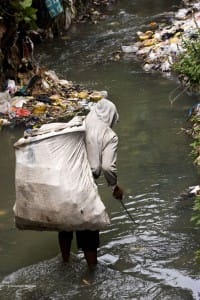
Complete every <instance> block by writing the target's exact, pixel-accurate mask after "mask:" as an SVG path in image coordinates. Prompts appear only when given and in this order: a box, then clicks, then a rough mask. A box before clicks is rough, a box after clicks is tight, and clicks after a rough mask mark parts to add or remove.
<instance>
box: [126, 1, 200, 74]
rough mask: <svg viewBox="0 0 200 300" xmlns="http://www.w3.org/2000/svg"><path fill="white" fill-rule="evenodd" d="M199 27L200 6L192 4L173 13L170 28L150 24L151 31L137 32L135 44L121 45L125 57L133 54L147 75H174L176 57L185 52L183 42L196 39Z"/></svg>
mask: <svg viewBox="0 0 200 300" xmlns="http://www.w3.org/2000/svg"><path fill="white" fill-rule="evenodd" d="M199 27H200V4H198V5H197V3H190V4H189V5H188V6H187V7H186V8H181V9H179V10H178V11H177V13H174V15H173V21H172V24H171V25H169V24H168V25H166V24H160V25H159V24H158V23H156V22H151V23H150V24H149V28H148V29H147V30H146V31H144V32H142V31H138V32H137V41H136V42H135V43H134V44H130V45H122V47H121V50H122V51H123V52H124V53H134V54H135V55H136V56H137V57H138V58H139V59H141V60H142V61H143V62H144V63H143V68H144V70H145V71H147V72H149V71H153V70H156V71H160V72H162V73H165V74H169V75H170V73H171V69H172V65H173V63H174V62H175V60H176V58H177V55H179V54H180V53H182V52H183V51H184V47H183V43H184V41H186V40H188V39H191V38H193V37H194V36H196V35H197V33H198V31H199Z"/></svg>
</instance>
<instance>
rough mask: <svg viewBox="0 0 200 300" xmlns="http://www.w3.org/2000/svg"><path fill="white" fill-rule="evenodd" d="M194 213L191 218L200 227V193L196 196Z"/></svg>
mask: <svg viewBox="0 0 200 300" xmlns="http://www.w3.org/2000/svg"><path fill="white" fill-rule="evenodd" d="M193 210H194V215H193V216H192V218H191V221H193V222H195V224H196V225H197V226H198V227H199V226H200V195H197V196H196V197H195V201H194V206H193Z"/></svg>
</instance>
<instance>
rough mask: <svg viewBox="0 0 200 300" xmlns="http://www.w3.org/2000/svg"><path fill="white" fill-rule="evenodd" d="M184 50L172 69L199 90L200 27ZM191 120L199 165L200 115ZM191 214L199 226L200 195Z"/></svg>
mask: <svg viewBox="0 0 200 300" xmlns="http://www.w3.org/2000/svg"><path fill="white" fill-rule="evenodd" d="M183 47H184V52H183V53H182V54H180V55H179V57H178V58H177V61H176V63H175V64H174V65H173V70H174V71H175V72H176V73H177V74H178V75H179V77H180V80H182V81H183V84H189V88H190V89H191V90H192V91H194V92H195V91H197V92H198V93H199V91H200V29H199V28H198V27H197V31H196V33H195V34H194V37H193V38H191V39H189V40H187V41H184V43H183ZM190 121H191V122H192V124H193V125H192V130H191V135H192V137H193V139H194V141H193V143H192V144H191V147H192V151H191V154H192V156H193V158H194V163H195V164H196V165H197V166H200V116H199V115H198V114H197V113H195V112H194V114H193V116H192V117H191V118H190ZM193 210H194V213H193V216H192V218H191V221H193V222H194V223H195V225H196V226H197V227H198V228H199V227H200V195H197V196H196V197H195V201H194V206H193ZM196 258H198V259H199V258H200V250H199V251H197V253H196Z"/></svg>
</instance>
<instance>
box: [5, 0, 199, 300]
mask: <svg viewBox="0 0 200 300" xmlns="http://www.w3.org/2000/svg"><path fill="white" fill-rule="evenodd" d="M179 3H180V1H175V0H174V1H173V0H171V1H156V0H154V1H149V0H148V1H147V0H140V1H137V0H135V1H128V0H127V1H121V2H120V1H119V2H118V4H117V5H116V6H114V7H113V8H112V9H111V10H110V11H109V13H108V14H107V16H106V17H105V19H104V20H103V21H102V22H101V23H100V24H97V25H94V24H93V25H92V24H82V25H81V26H80V25H79V26H78V27H76V26H73V27H72V29H71V30H70V32H69V33H68V34H67V36H66V37H65V38H63V39H60V40H56V41H54V42H49V43H47V44H46V45H45V47H44V45H42V46H40V48H39V49H37V59H38V60H39V61H42V63H45V64H47V65H48V67H50V68H52V69H54V70H56V72H58V73H59V74H60V75H62V76H64V78H67V79H70V80H73V81H74V82H76V83H78V84H82V85H84V86H85V87H88V88H92V89H97V90H107V91H108V94H109V98H110V99H111V100H113V101H114V102H115V103H116V105H117V107H118V110H119V112H120V122H119V124H118V125H117V127H116V132H117V133H118V135H119V140H120V144H119V154H118V170H119V174H118V175H119V182H120V185H122V186H123V188H124V191H125V197H124V202H125V204H126V207H127V209H128V210H129V212H130V213H131V214H132V217H133V218H134V220H135V223H133V222H132V221H131V220H130V219H129V217H128V216H127V214H126V213H125V211H124V209H123V208H122V206H121V205H120V203H119V202H118V201H117V200H115V199H113V198H112V197H111V191H110V190H109V188H108V187H107V186H106V184H105V182H104V180H103V178H101V179H100V181H99V190H100V193H101V196H102V199H103V200H104V202H105V204H106V206H107V208H108V211H109V214H110V216H111V220H112V224H111V226H110V227H109V228H108V229H107V230H105V231H103V232H101V248H100V249H99V253H98V256H99V266H98V268H97V270H96V271H95V272H94V274H88V273H87V268H86V264H85V261H84V259H83V256H82V253H79V252H78V253H77V250H76V245H75V241H74V242H73V249H72V251H73V256H72V263H71V264H70V265H69V266H63V265H62V263H61V259H60V256H59V249H58V245H57V234H56V233H49V232H23V231H18V230H16V229H15V227H14V224H13V213H12V206H13V203H14V199H15V191H14V165H15V161H14V152H13V147H12V145H13V143H14V142H15V141H16V140H17V139H18V137H19V136H21V134H22V130H21V129H18V130H16V129H9V130H3V131H2V132H0V138H1V143H0V179H1V180H0V192H1V204H0V241H1V244H0V266H1V267H0V280H2V281H1V283H0V299H6V300H7V299H45V300H46V299H55V300H57V299H73V300H76V299H95V300H97V299H145V300H147V299H148V300H152V299H175V300H176V299H181V300H182V299H185V300H189V299H200V266H199V263H198V262H197V261H196V259H195V252H196V251H197V250H198V249H200V234H199V232H198V231H197V230H195V228H194V226H193V224H192V223H191V222H190V218H191V215H192V204H193V199H191V198H188V199H187V198H186V199H185V198H184V199H183V198H182V197H180V194H181V193H182V192H183V191H184V190H185V189H187V187H188V186H191V185H196V184H198V183H199V174H198V169H197V168H196V167H195V166H193V162H192V158H191V156H190V151H191V148H190V146H189V144H190V142H191V140H190V138H189V137H188V136H186V135H185V134H184V133H183V132H182V131H181V128H182V127H186V126H187V125H188V124H187V122H186V119H187V113H188V109H189V108H190V106H191V105H192V104H194V103H195V101H196V99H195V98H194V97H189V96H188V95H186V94H183V95H181V96H180V97H179V98H178V100H177V101H176V102H174V103H173V104H170V101H169V97H170V94H171V93H172V91H173V90H174V89H175V88H176V87H177V85H178V84H177V82H176V81H175V80H172V79H169V78H166V77H164V76H161V75H160V74H157V73H153V74H150V73H144V72H143V70H142V68H141V65H140V63H139V62H137V61H136V60H135V59H134V57H132V56H131V55H129V56H123V57H122V58H121V59H120V60H119V61H113V57H114V54H115V53H116V51H117V50H119V49H120V45H123V44H124V45H126V44H128V42H132V41H134V39H135V34H136V31H138V30H143V29H144V28H145V26H146V25H147V24H148V23H149V22H151V21H154V20H157V21H159V22H163V21H164V20H165V19H166V18H170V16H171V13H169V12H170V11H172V10H175V9H176V5H178V4H179ZM163 12H165V13H167V14H163ZM166 15H167V16H166Z"/></svg>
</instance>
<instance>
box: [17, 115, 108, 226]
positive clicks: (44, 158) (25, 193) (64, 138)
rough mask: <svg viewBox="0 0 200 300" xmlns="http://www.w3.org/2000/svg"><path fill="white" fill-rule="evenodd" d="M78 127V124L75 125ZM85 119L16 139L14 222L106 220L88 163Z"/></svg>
mask: <svg viewBox="0 0 200 300" xmlns="http://www.w3.org/2000/svg"><path fill="white" fill-rule="evenodd" d="M77 125H80V126H77ZM84 136H85V127H84V123H81V124H78V123H77V118H74V119H73V120H72V121H71V122H69V123H52V124H48V125H43V126H42V127H41V128H40V129H37V130H35V132H34V131H33V133H32V136H28V137H27V138H21V139H20V140H19V141H18V142H17V143H15V145H14V147H15V154H16V173H15V181H16V202H15V205H14V208H13V210H14V215H15V223H16V226H17V227H18V228H20V229H32V230H57V231H60V230H85V229H90V230H96V229H102V228H104V227H105V226H106V225H108V224H109V223H110V220H109V217H108V215H107V213H106V210H105V206H104V204H103V202H102V201H101V199H100V196H99V194H98V190H97V186H96V184H95V182H94V179H93V176H92V172H91V169H90V166H89V163H88V159H87V153H86V148H85V142H84Z"/></svg>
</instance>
